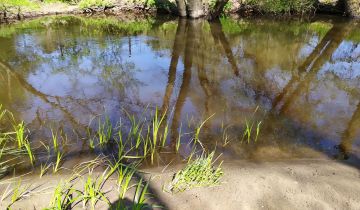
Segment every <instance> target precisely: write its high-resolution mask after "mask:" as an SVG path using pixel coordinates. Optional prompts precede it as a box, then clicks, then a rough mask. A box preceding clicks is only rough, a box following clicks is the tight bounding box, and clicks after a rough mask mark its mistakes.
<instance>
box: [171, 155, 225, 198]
mask: <svg viewBox="0 0 360 210" xmlns="http://www.w3.org/2000/svg"><path fill="white" fill-rule="evenodd" d="M213 157H214V152H212V153H210V154H209V155H208V156H204V155H202V156H201V157H199V158H197V159H195V160H194V161H191V160H190V161H189V162H188V164H187V165H186V167H185V168H184V169H182V170H180V171H179V172H177V173H176V174H175V175H174V178H173V180H172V181H171V183H170V184H169V186H168V189H166V190H167V191H169V192H172V193H176V192H182V191H185V190H188V189H191V188H194V187H204V186H205V187H209V186H216V185H219V184H220V178H221V177H222V176H223V174H224V173H223V171H222V169H221V167H220V166H221V163H220V165H219V166H217V167H215V166H214V161H213Z"/></svg>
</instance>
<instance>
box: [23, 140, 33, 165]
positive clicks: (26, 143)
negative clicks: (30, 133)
mask: <svg viewBox="0 0 360 210" xmlns="http://www.w3.org/2000/svg"><path fill="white" fill-rule="evenodd" d="M24 146H25V149H26V152H27V154H28V156H29V159H30V163H31V165H34V163H35V155H34V154H33V152H32V150H31V146H30V142H29V140H27V139H26V140H25V142H24Z"/></svg>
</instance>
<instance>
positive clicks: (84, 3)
mask: <svg viewBox="0 0 360 210" xmlns="http://www.w3.org/2000/svg"><path fill="white" fill-rule="evenodd" d="M111 6H113V3H112V2H111V1H110V0H81V1H80V2H79V7H80V8H81V9H90V8H106V7H111Z"/></svg>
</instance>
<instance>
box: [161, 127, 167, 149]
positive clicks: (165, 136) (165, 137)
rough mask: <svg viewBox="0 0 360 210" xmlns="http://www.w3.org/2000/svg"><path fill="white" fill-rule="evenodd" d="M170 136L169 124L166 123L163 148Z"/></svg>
mask: <svg viewBox="0 0 360 210" xmlns="http://www.w3.org/2000/svg"><path fill="white" fill-rule="evenodd" d="M168 134H169V124H167V123H166V125H165V128H164V132H163V136H162V143H161V146H163V147H164V146H165V142H166V139H167V136H168Z"/></svg>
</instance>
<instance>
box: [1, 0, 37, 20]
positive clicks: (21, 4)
mask: <svg viewBox="0 0 360 210" xmlns="http://www.w3.org/2000/svg"><path fill="white" fill-rule="evenodd" d="M25 8H27V9H36V8H38V5H37V4H36V3H34V2H33V1H30V0H1V2H0V11H1V12H3V14H4V17H7V14H9V13H15V14H17V15H18V16H20V15H21V13H22V11H23V10H24V9H25Z"/></svg>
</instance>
